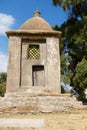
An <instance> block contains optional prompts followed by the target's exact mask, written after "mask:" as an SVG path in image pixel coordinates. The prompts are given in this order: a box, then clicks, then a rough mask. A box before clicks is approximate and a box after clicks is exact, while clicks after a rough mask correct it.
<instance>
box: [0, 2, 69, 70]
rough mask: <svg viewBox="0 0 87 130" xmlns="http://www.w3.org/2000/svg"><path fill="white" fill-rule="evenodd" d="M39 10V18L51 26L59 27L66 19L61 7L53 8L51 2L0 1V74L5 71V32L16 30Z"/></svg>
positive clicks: (6, 46)
mask: <svg viewBox="0 0 87 130" xmlns="http://www.w3.org/2000/svg"><path fill="white" fill-rule="evenodd" d="M36 10H39V11H40V12H41V17H42V18H44V19H45V20H46V21H47V22H48V23H49V24H50V25H51V26H52V25H55V24H57V25H58V26H60V25H61V24H62V23H63V22H64V21H66V19H67V13H66V12H64V10H63V9H62V8H61V7H55V6H53V4H52V0H0V72H1V71H2V72H3V71H6V70H7V69H6V68H7V56H8V38H7V36H6V35H5V31H7V30H17V29H18V28H19V27H20V26H21V25H22V24H23V23H24V22H25V21H26V20H28V19H29V18H31V17H33V12H34V11H36Z"/></svg>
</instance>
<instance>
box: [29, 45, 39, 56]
mask: <svg viewBox="0 0 87 130" xmlns="http://www.w3.org/2000/svg"><path fill="white" fill-rule="evenodd" d="M39 57H40V49H39V45H31V44H30V45H29V49H28V58H30V59H39Z"/></svg>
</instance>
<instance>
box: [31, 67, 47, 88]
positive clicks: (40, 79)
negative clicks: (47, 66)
mask: <svg viewBox="0 0 87 130" xmlns="http://www.w3.org/2000/svg"><path fill="white" fill-rule="evenodd" d="M32 83H33V86H45V75H44V66H32Z"/></svg>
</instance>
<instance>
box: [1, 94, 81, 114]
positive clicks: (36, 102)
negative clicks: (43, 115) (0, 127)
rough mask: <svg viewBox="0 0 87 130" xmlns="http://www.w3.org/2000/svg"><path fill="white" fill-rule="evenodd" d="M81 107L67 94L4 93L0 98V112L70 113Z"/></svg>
mask: <svg viewBox="0 0 87 130" xmlns="http://www.w3.org/2000/svg"><path fill="white" fill-rule="evenodd" d="M81 106H82V102H80V101H77V99H76V97H74V96H73V97H71V96H70V95H67V94H60V95H54V94H51V93H50V94H47V93H44V94H43V93H39V94H38V95H29V94H28V93H19V92H18V93H17V92H16V93H6V95H5V97H2V98H0V112H10V113H11V112H12V113H13V112H14V113H28V112H71V111H73V109H74V108H79V107H81Z"/></svg>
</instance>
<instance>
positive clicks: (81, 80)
mask: <svg viewBox="0 0 87 130" xmlns="http://www.w3.org/2000/svg"><path fill="white" fill-rule="evenodd" d="M73 84H74V87H75V89H76V91H77V92H78V93H79V95H80V96H79V99H80V100H83V101H84V100H85V93H84V92H85V89H86V88H87V60H86V59H85V58H83V59H82V61H81V62H79V63H78V64H77V66H76V74H75V76H74V78H73Z"/></svg>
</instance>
